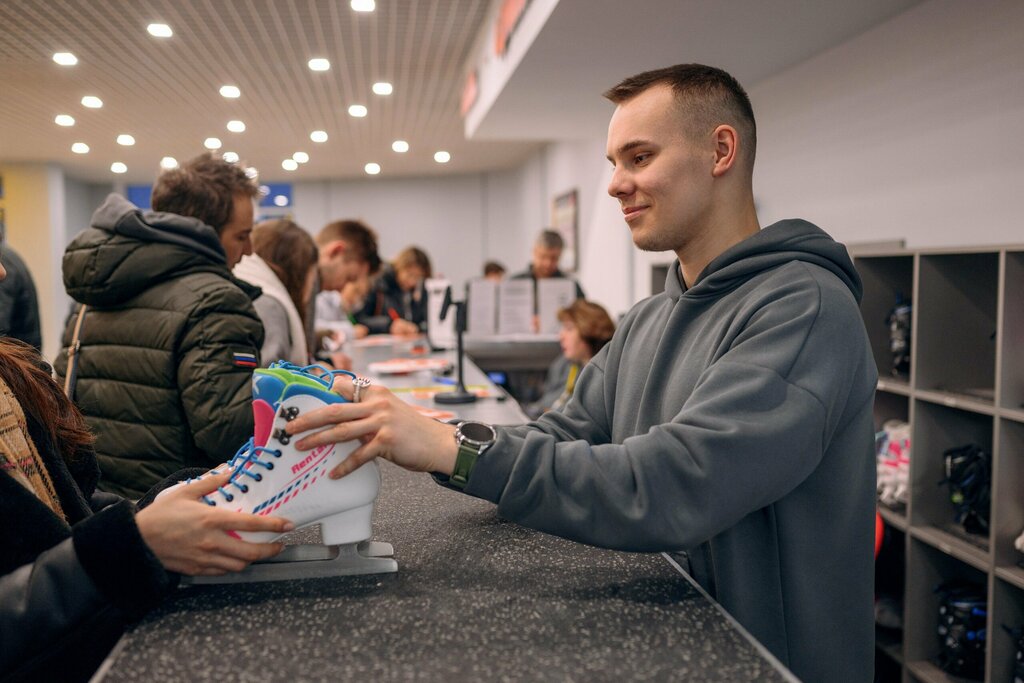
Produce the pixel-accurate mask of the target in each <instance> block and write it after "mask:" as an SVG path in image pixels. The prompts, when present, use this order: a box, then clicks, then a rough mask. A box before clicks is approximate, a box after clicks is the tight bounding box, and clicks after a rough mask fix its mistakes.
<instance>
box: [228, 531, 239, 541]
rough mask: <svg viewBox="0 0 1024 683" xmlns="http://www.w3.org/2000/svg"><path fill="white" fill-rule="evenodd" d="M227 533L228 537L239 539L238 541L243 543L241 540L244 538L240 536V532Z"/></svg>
mask: <svg viewBox="0 0 1024 683" xmlns="http://www.w3.org/2000/svg"><path fill="white" fill-rule="evenodd" d="M225 533H226V534H227V535H228V536H231V537H232V538H237V539H238V540H239V541H241V540H242V537H241V536H239V535H238V532H237V531H226V532H225Z"/></svg>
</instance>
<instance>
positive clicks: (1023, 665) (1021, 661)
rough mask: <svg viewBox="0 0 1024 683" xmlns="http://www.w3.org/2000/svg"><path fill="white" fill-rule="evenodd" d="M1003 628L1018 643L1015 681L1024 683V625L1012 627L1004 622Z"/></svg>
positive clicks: (1014, 669)
mask: <svg viewBox="0 0 1024 683" xmlns="http://www.w3.org/2000/svg"><path fill="white" fill-rule="evenodd" d="M1003 629H1004V630H1005V631H1006V632H1007V633H1009V634H1010V637H1011V638H1013V640H1014V642H1015V643H1016V644H1017V654H1016V655H1015V657H1014V660H1013V683H1024V627H1020V628H1010V627H1009V626H1007V625H1006V624H1003Z"/></svg>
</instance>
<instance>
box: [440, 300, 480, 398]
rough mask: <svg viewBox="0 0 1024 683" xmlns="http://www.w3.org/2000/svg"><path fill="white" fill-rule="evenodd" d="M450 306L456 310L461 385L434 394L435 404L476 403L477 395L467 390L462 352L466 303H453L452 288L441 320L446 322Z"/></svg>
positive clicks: (442, 310) (442, 311)
mask: <svg viewBox="0 0 1024 683" xmlns="http://www.w3.org/2000/svg"><path fill="white" fill-rule="evenodd" d="M449 306H453V307H454V308H455V334H456V338H457V340H458V354H459V358H458V363H459V383H458V384H457V385H456V386H455V389H454V390H452V391H442V392H438V393H436V394H434V403H443V404H456V403H473V402H474V401H476V394H474V393H472V392H470V391H467V390H466V382H465V380H464V374H463V372H464V369H465V368H464V365H465V361H464V355H463V353H464V352H463V350H462V333H463V332H465V331H466V302H465V301H452V300H451V289H450V288H449V290H448V291H447V292H445V295H444V306H443V307H442V309H441V320H444V318H445V316H446V315H447V313H448V308H449Z"/></svg>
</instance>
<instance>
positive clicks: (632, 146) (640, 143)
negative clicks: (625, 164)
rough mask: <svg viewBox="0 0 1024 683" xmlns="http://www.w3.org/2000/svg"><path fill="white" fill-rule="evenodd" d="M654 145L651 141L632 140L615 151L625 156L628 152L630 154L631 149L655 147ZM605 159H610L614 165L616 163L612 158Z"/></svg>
mask: <svg viewBox="0 0 1024 683" xmlns="http://www.w3.org/2000/svg"><path fill="white" fill-rule="evenodd" d="M653 144H654V143H653V142H651V141H650V140H630V141H629V142H627V143H626V144H624V145H622V146H621V147H619V148H618V149H617V150H615V151H616V153H617V154H625V153H626V152H628V151H629V150H631V149H636V148H637V147H646V146H649V145H653ZM605 158H606V159H608V161H611V162H612V163H615V162H614V161H613V160H612V158H611V157H605Z"/></svg>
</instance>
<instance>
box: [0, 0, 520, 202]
mask: <svg viewBox="0 0 1024 683" xmlns="http://www.w3.org/2000/svg"><path fill="white" fill-rule="evenodd" d="M353 4H354V5H356V6H362V7H365V6H366V5H370V6H372V5H374V4H375V5H376V6H375V9H374V10H373V11H370V12H365V11H355V10H354V9H353ZM489 5H490V3H489V1H488V0H377V2H376V3H373V2H369V1H368V0H355V3H350V2H349V1H347V0H335V1H328V0H132V1H131V2H128V1H117V0H3V2H0V162H54V163H57V164H60V165H61V166H62V167H64V168H65V169H66V170H67V172H68V173H69V174H70V175H72V176H74V177H78V178H82V179H87V180H93V181H109V180H112V179H125V180H128V181H130V182H148V181H150V180H152V178H153V176H154V175H155V174H156V173H157V171H158V169H159V166H160V164H161V160H164V158H165V157H172V158H173V159H177V160H179V161H183V160H185V159H188V158H190V157H192V156H195V155H196V154H199V153H201V152H203V151H204V150H205V149H206V146H209V147H215V146H216V141H219V143H220V146H219V151H220V152H221V153H227V152H233V153H235V154H237V155H238V156H239V158H240V159H241V162H242V163H245V164H247V165H249V166H255V167H256V168H258V169H259V172H260V177H261V178H262V179H265V180H296V181H297V180H314V179H325V178H346V177H366V174H367V173H368V172H369V170H374V168H375V167H374V166H372V165H373V164H376V165H377V167H379V171H378V172H379V174H380V175H381V176H382V177H383V176H392V177H394V176H412V175H429V174H437V173H453V172H454V173H464V172H475V171H481V170H490V169H495V168H503V167H510V166H514V165H516V164H518V163H520V162H522V160H524V159H525V158H526V157H527V156H528V155H529V154H530V153H532V152H533V151H534V150H535V149H536V148H537V147H536V145H537V143H533V142H496V141H488V142H480V141H467V140H466V139H465V138H464V134H463V124H462V119H461V118H460V116H459V113H458V108H459V96H460V94H461V91H462V86H463V82H464V78H465V64H466V62H467V58H468V56H469V52H470V50H471V49H472V47H473V45H474V42H475V41H476V39H477V34H478V33H479V31H480V29H481V25H482V23H483V21H484V20H485V18H486V16H487V14H488V7H489ZM153 24H163V25H164V27H160V26H156V27H154V26H152V25H153ZM167 33H170V34H171V35H170V36H167V35H166V34H167ZM58 53H70V55H73V58H69V57H68V56H67V55H61V56H57V57H56V58H55V55H57V54H58ZM75 59H77V63H74V64H68V63H69V62H72V61H74V60H75ZM58 60H59V61H60V62H61V63H58ZM312 60H326V63H327V65H328V68H327V69H326V70H321V71H314V70H313V69H312V68H311V66H316V67H320V68H322V67H323V66H325V64H324V63H323V62H319V63H318V62H314V63H313V64H312V65H311V64H310V62H311V61H312ZM64 64H66V65H64ZM376 84H380V85H376ZM384 84H388V85H390V89H389V88H388V87H387V85H384ZM375 85H376V87H375ZM224 86H232V87H234V88H237V96H236V97H231V95H235V93H234V92H231V89H230V88H228V89H226V91H225V94H222V88H223V87H224ZM378 93H379V94H378ZM83 98H98V99H99V101H101V102H102V106H100V107H99V108H95V107H90V106H88V105H89V104H92V105H95V104H96V102H94V101H92V100H89V99H86V100H84V101H83ZM360 107H361V108H362V109H360ZM359 114H363V115H362V116H359ZM58 117H70V119H73V121H74V122H73V125H58V122H57V118H58ZM229 122H230V123H229ZM61 123H64V124H66V123H68V120H66V119H61ZM315 132H316V133H315ZM311 135H312V138H311ZM119 136H124V137H122V138H121V139H120V144H119ZM324 138H326V141H322V142H314V139H316V140H323V139H324ZM130 141H133V143H134V144H124V143H128V142H130ZM396 141H402V142H404V143H407V144H406V145H402V144H398V145H395V144H394V143H395V142H396ZM76 144H77V146H76V149H77V150H78V151H79V152H80V153H76V152H75V151H72V146H73V145H76ZM204 145H205V146H204ZM401 149H406V150H407V151H405V152H401V151H396V150H401ZM86 150H87V151H86ZM439 152H446V153H447V155H445V154H438V153H439ZM297 153H298V154H297ZM303 155H308V160H306V161H302V160H303V159H305V158H307V157H305V156H303ZM445 158H448V159H449V161H447V162H446V163H440V162H439V161H436V160H435V159H445ZM286 162H290V163H286ZM164 163H165V164H167V163H171V162H169V161H167V160H164ZM114 164H123V165H124V166H125V167H126V168H127V170H126V171H125V172H123V173H121V174H120V175H116V174H115V173H116V172H115V171H112V167H114ZM282 164H285V166H287V167H289V168H292V167H293V168H294V169H295V170H291V171H289V170H286V169H285V166H282ZM117 168H118V170H120V168H119V167H117Z"/></svg>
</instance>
